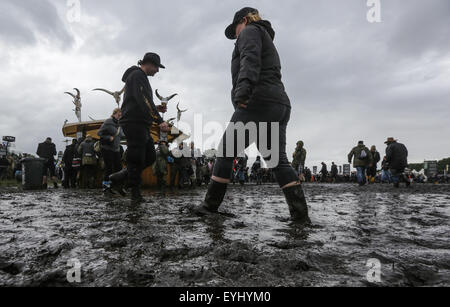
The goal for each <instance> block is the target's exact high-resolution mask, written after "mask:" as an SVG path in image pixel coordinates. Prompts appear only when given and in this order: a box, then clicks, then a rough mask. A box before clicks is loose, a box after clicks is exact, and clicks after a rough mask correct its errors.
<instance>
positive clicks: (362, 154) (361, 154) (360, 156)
mask: <svg viewBox="0 0 450 307" xmlns="http://www.w3.org/2000/svg"><path fill="white" fill-rule="evenodd" d="M368 157H369V156H368V155H367V152H366V150H365V149H363V150H361V152H360V154H359V159H360V160H365V159H367V158H368Z"/></svg>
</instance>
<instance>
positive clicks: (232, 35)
mask: <svg viewBox="0 0 450 307" xmlns="http://www.w3.org/2000/svg"><path fill="white" fill-rule="evenodd" d="M250 13H258V10H257V9H254V8H251V7H244V8H243V9H241V10H240V11H238V12H237V13H236V14H235V15H234V19H233V23H232V24H231V25H229V26H228V27H227V28H226V30H225V36H226V37H227V38H229V39H236V26H237V25H238V24H239V23H240V22H241V21H242V19H244V17H246V16H247V15H248V14H250Z"/></svg>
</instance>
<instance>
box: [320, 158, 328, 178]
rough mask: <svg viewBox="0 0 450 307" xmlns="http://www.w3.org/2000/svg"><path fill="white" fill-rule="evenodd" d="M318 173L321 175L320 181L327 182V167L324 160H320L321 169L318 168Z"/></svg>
mask: <svg viewBox="0 0 450 307" xmlns="http://www.w3.org/2000/svg"><path fill="white" fill-rule="evenodd" d="M320 174H321V175H322V176H321V179H320V181H321V182H327V180H328V167H327V165H326V164H325V162H322V169H321V170H320Z"/></svg>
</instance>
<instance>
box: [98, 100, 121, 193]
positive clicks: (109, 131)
mask: <svg viewBox="0 0 450 307" xmlns="http://www.w3.org/2000/svg"><path fill="white" fill-rule="evenodd" d="M121 117H122V110H121V109H119V108H117V109H114V111H113V114H112V115H111V117H110V118H108V119H107V120H105V122H104V123H103V125H102V126H101V127H100V130H99V131H98V136H99V137H100V148H101V153H102V157H103V160H104V161H105V172H104V176H103V192H104V193H105V194H113V191H112V189H111V182H110V181H109V176H111V175H112V174H114V173H117V172H119V171H120V170H121V169H122V155H121V152H120V141H121V140H122V139H124V138H125V134H124V133H123V131H122V128H121V127H120V126H119V120H120V118H121ZM118 192H119V193H120V194H121V195H122V196H125V191H123V190H122V189H119V191H118Z"/></svg>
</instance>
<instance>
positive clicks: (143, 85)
mask: <svg viewBox="0 0 450 307" xmlns="http://www.w3.org/2000/svg"><path fill="white" fill-rule="evenodd" d="M138 65H139V66H133V67H130V68H129V69H127V71H126V72H125V74H124V75H123V78H122V81H123V82H125V88H126V90H125V96H124V101H123V104H122V117H121V119H120V125H121V126H122V128H123V132H124V133H125V136H126V139H127V144H128V151H127V168H126V169H124V170H122V171H120V172H118V173H115V174H112V175H111V176H110V180H111V182H112V188H113V189H117V190H119V191H121V188H122V184H123V182H124V181H125V179H126V178H127V177H128V181H129V182H128V183H129V186H130V188H131V200H132V203H133V204H139V203H141V202H143V201H144V199H143V197H142V195H141V193H140V185H141V174H142V171H143V170H144V169H146V168H147V167H149V166H151V165H152V164H153V163H154V162H155V160H156V151H155V145H154V142H153V139H152V137H151V135H150V128H151V127H152V124H153V122H156V123H157V124H158V125H159V127H160V129H161V130H162V131H164V132H168V131H169V125H168V124H167V123H166V122H164V120H163V119H162V118H161V116H160V114H159V112H161V113H165V112H166V111H167V109H166V108H165V107H163V106H158V107H156V106H155V104H154V102H153V90H152V87H151V86H150V82H149V81H148V77H149V76H151V77H153V76H155V75H156V73H158V72H159V69H160V68H165V67H164V65H162V64H161V58H160V57H159V55H157V54H156V53H147V54H146V55H145V56H144V58H143V59H142V60H140V61H139V62H138Z"/></svg>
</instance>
